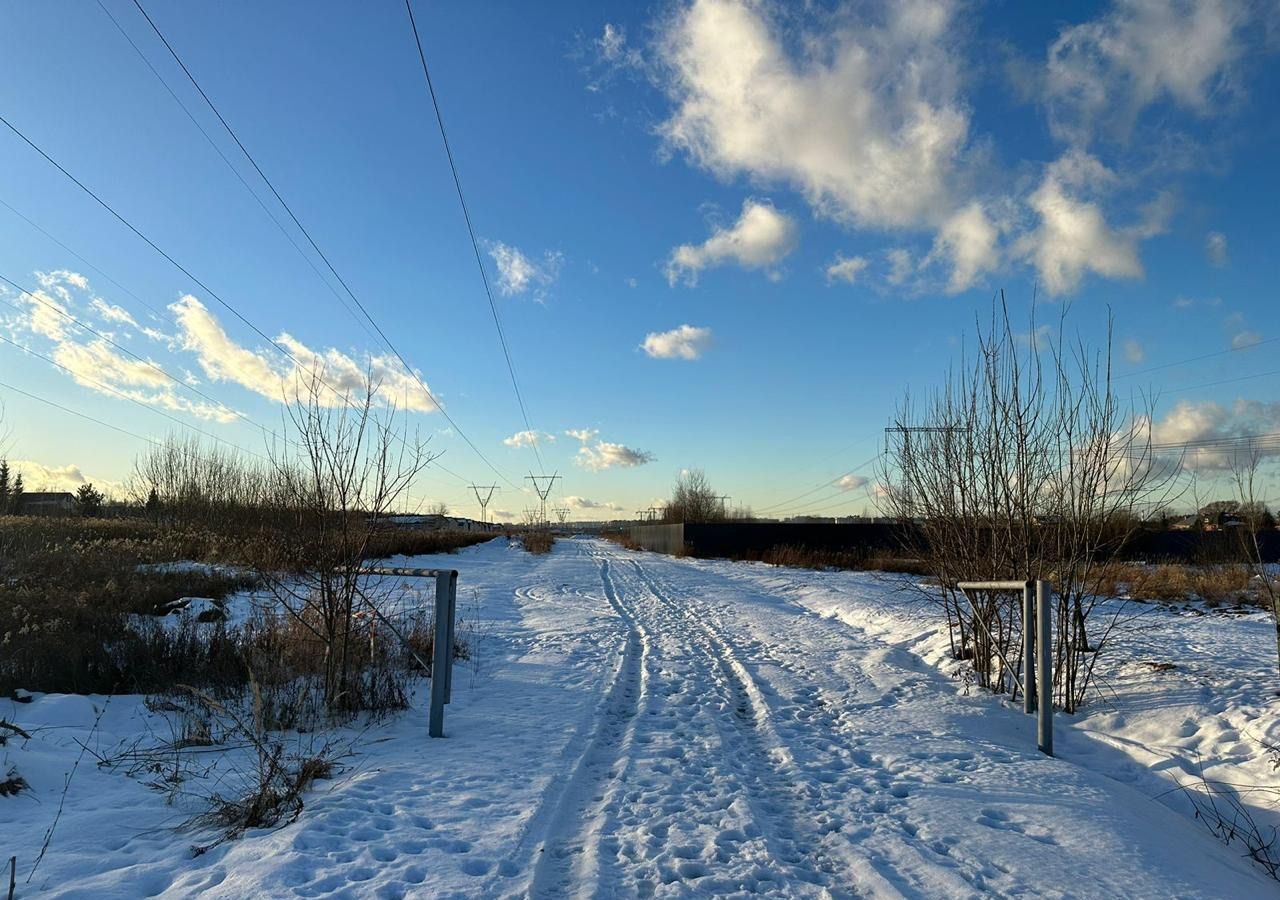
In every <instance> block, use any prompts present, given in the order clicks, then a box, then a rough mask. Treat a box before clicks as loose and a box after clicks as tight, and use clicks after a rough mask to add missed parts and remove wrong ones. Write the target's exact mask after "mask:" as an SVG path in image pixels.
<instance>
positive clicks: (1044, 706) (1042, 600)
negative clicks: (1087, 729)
mask: <svg viewBox="0 0 1280 900" xmlns="http://www.w3.org/2000/svg"><path fill="white" fill-rule="evenodd" d="M1052 600H1053V591H1052V590H1051V589H1050V586H1049V582H1047V581H1037V582H1036V663H1037V668H1038V669H1039V671H1038V672H1037V673H1036V689H1037V694H1038V696H1039V706H1040V708H1039V716H1038V718H1037V722H1036V746H1038V747H1039V748H1040V752H1041V753H1044V754H1045V755H1046V756H1053V672H1052V671H1051V670H1050V665H1051V659H1050V657H1051V656H1052V655H1053V630H1052V629H1053V625H1052V623H1051V621H1050V613H1051V610H1050V608H1049V604H1050V603H1051V602H1052Z"/></svg>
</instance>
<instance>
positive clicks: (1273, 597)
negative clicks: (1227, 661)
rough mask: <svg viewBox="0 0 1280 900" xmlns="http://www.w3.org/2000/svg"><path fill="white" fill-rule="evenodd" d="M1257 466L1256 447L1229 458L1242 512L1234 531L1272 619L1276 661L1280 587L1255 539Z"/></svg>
mask: <svg viewBox="0 0 1280 900" xmlns="http://www.w3.org/2000/svg"><path fill="white" fill-rule="evenodd" d="M1261 465H1262V454H1261V452H1260V451H1259V450H1258V449H1257V448H1253V447H1251V448H1248V449H1245V450H1242V451H1239V452H1237V453H1235V454H1234V455H1233V457H1232V464H1231V476H1232V480H1233V481H1235V486H1236V493H1237V495H1238V496H1239V505H1238V507H1237V508H1238V509H1240V510H1242V511H1243V514H1242V515H1241V524H1240V525H1239V526H1238V528H1237V532H1238V533H1239V536H1240V548H1241V555H1242V556H1243V557H1244V560H1245V565H1247V566H1248V567H1249V575H1250V577H1251V579H1252V580H1253V581H1254V582H1256V583H1258V584H1259V585H1260V586H1261V590H1262V592H1263V593H1264V595H1265V596H1266V598H1267V600H1268V601H1269V602H1270V604H1271V612H1272V615H1273V616H1274V617H1275V620H1276V654H1277V658H1278V659H1280V586H1278V585H1277V583H1276V580H1275V579H1274V578H1273V577H1272V575H1271V573H1270V572H1268V571H1267V567H1266V566H1265V565H1264V564H1263V555H1262V542H1261V540H1260V538H1259V534H1260V532H1261V531H1262V528H1263V524H1264V521H1265V520H1266V518H1267V507H1266V503H1265V501H1263V500H1261V499H1259V497H1258V493H1257V487H1258V471H1259V469H1260V467H1261Z"/></svg>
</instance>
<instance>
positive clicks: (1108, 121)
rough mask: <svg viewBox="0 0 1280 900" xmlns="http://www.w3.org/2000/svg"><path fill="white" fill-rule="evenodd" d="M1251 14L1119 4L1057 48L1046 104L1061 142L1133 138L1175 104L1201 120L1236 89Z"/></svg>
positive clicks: (1223, 7)
mask: <svg viewBox="0 0 1280 900" xmlns="http://www.w3.org/2000/svg"><path fill="white" fill-rule="evenodd" d="M1247 19H1248V16H1247V7H1246V6H1245V4H1243V3H1238V2H1232V0H1180V2H1160V0H1118V2H1116V3H1115V4H1114V5H1113V6H1112V8H1111V9H1110V11H1109V12H1107V13H1106V14H1105V15H1103V16H1101V17H1099V18H1098V19H1095V20H1093V21H1090V22H1085V23H1083V24H1080V25H1075V26H1073V27H1071V28H1067V29H1065V30H1064V31H1063V32H1062V34H1061V35H1060V36H1059V37H1058V39H1057V40H1056V41H1054V42H1053V44H1052V45H1051V46H1050V47H1049V55H1048V64H1047V68H1046V75H1045V100H1046V103H1047V105H1048V109H1049V123H1050V128H1051V130H1052V131H1053V133H1054V135H1055V136H1057V137H1059V138H1060V139H1063V140H1067V141H1070V142H1072V143H1075V144H1078V145H1083V144H1085V143H1087V142H1088V141H1090V140H1091V139H1092V138H1093V137H1094V136H1096V135H1097V134H1100V133H1101V134H1103V135H1104V136H1107V137H1112V138H1120V139H1124V138H1127V137H1128V135H1129V132H1130V130H1131V129H1132V127H1133V125H1134V123H1135V122H1136V121H1137V118H1138V116H1139V115H1140V114H1141V113H1142V111H1143V110H1144V109H1146V108H1147V107H1149V106H1151V105H1152V104H1154V103H1156V102H1158V101H1161V100H1169V101H1171V102H1173V103H1176V104H1178V105H1179V106H1182V107H1184V108H1187V109H1190V110H1192V111H1193V112H1196V113H1198V114H1201V115H1209V114H1211V113H1212V112H1214V111H1215V109H1216V108H1218V107H1219V106H1220V105H1221V104H1220V103H1219V102H1215V101H1216V100H1217V99H1218V95H1219V94H1220V93H1222V92H1223V91H1224V90H1230V89H1231V76H1232V68H1233V65H1234V64H1235V62H1236V61H1237V60H1238V59H1239V58H1240V56H1241V52H1242V49H1243V48H1242V43H1241V36H1242V35H1241V30H1242V26H1244V24H1245V23H1246V21H1247Z"/></svg>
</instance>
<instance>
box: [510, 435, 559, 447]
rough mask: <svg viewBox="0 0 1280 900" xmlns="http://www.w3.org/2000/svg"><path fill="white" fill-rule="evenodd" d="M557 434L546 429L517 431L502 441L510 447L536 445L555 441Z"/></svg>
mask: <svg viewBox="0 0 1280 900" xmlns="http://www.w3.org/2000/svg"><path fill="white" fill-rule="evenodd" d="M555 439H556V436H555V435H554V434H547V433H546V432H545V431H543V432H538V431H517V432H516V433H515V434H513V435H511V437H507V438H503V439H502V443H504V444H506V445H507V446H508V447H536V446H538V445H539V444H552V443H555Z"/></svg>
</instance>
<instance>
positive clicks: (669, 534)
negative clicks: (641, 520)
mask: <svg viewBox="0 0 1280 900" xmlns="http://www.w3.org/2000/svg"><path fill="white" fill-rule="evenodd" d="M914 527H915V526H912V525H897V524H885V523H871V522H863V523H852V524H847V525H835V524H822V523H802V522H707V523H698V524H694V523H687V524H683V525H681V524H675V525H632V526H631V540H632V541H634V542H635V543H636V544H637V545H639V546H641V547H643V548H644V549H646V550H653V551H655V552H658V553H671V554H676V553H688V554H689V555H691V556H701V557H713V558H714V557H721V558H728V559H733V558H739V557H748V558H749V557H758V556H759V555H760V554H762V553H767V552H768V551H770V550H773V549H774V548H777V547H804V548H807V549H809V550H820V551H830V552H836V553H853V554H866V555H868V556H871V555H882V554H883V555H894V554H899V553H901V552H902V550H903V548H904V547H907V546H912V545H914V544H915V543H916V542H917V541H918V539H919V536H918V534H914V533H913V532H914ZM1242 537H1244V535H1241V534H1239V533H1237V532H1236V531H1235V530H1234V529H1227V530H1223V531H1142V532H1139V533H1137V534H1135V535H1133V536H1132V537H1131V538H1130V539H1129V540H1128V541H1127V542H1126V544H1125V547H1124V549H1123V550H1122V551H1121V552H1120V557H1121V558H1122V559H1127V560H1144V561H1147V562H1185V563H1196V564H1204V565H1211V564H1215V563H1226V562H1238V561H1241V560H1243V559H1244V558H1245V557H1244V556H1243V552H1244V548H1243V546H1242V542H1241V538H1242ZM1258 546H1259V549H1260V550H1261V554H1262V559H1263V561H1264V562H1280V530H1275V529H1271V530H1268V531H1263V532H1260V533H1259V534H1258Z"/></svg>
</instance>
